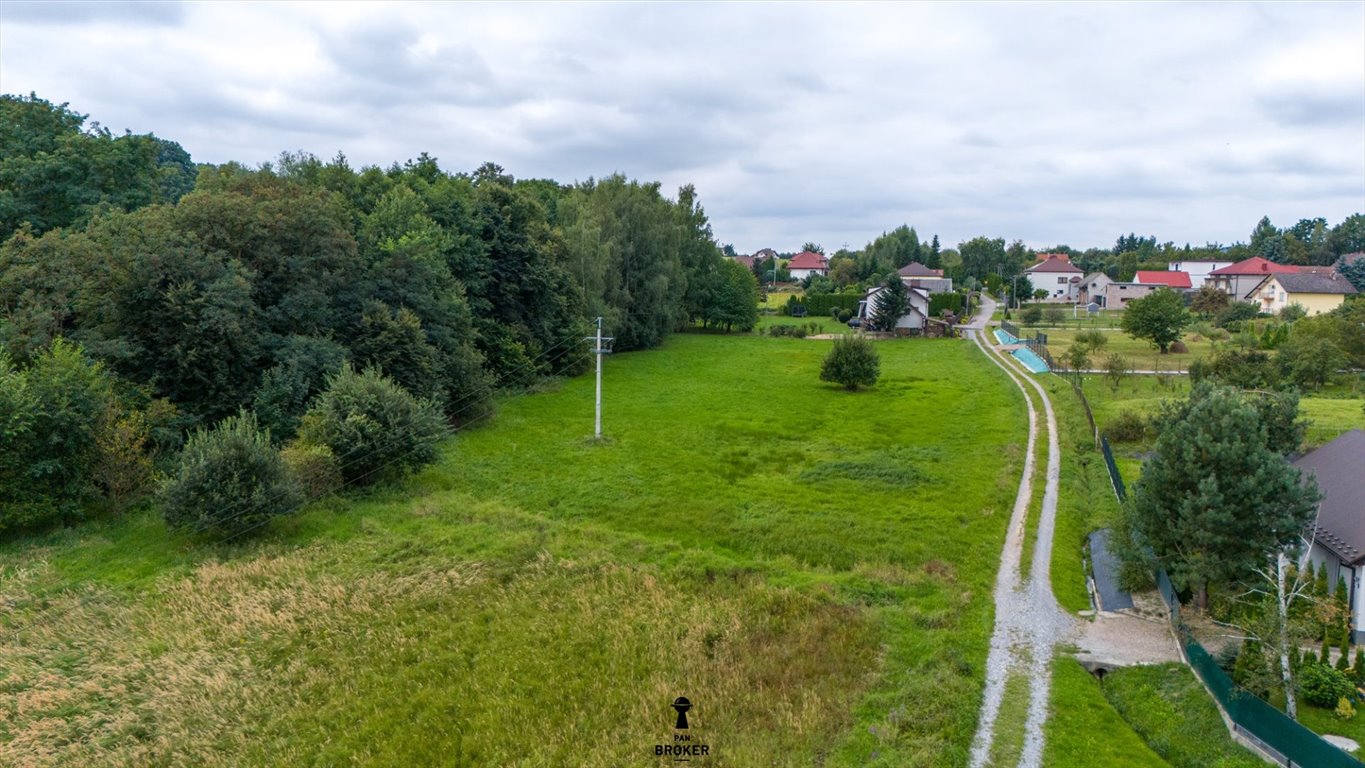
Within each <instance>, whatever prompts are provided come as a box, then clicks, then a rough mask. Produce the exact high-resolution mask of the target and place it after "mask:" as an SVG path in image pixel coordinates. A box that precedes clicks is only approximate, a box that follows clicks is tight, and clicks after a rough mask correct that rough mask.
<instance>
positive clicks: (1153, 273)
mask: <svg viewBox="0 0 1365 768" xmlns="http://www.w3.org/2000/svg"><path fill="white" fill-rule="evenodd" d="M1133 282H1135V283H1137V284H1138V285H1164V286H1166V287H1167V288H1170V289H1171V290H1174V291H1188V290H1190V286H1191V285H1192V282H1191V281H1190V276H1189V275H1188V274H1187V273H1185V272H1175V271H1171V270H1164V271H1163V270H1159V269H1156V270H1148V269H1139V270H1138V271H1137V276H1136V277H1134V278H1133Z"/></svg>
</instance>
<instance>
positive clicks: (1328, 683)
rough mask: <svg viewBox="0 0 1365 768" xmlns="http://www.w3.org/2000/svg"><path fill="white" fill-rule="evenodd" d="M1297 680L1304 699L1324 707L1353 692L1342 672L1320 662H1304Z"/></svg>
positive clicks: (1327, 707) (1334, 704) (1328, 706)
mask: <svg viewBox="0 0 1365 768" xmlns="http://www.w3.org/2000/svg"><path fill="white" fill-rule="evenodd" d="M1298 682H1299V691H1300V692H1301V693H1302V694H1303V700H1304V701H1306V702H1308V703H1309V704H1312V705H1313V706H1315V707H1323V708H1326V709H1331V708H1332V707H1335V706H1336V704H1337V701H1338V700H1339V699H1340V698H1341V697H1343V696H1350V695H1351V694H1352V693H1353V692H1354V689H1353V687H1352V686H1351V681H1350V680H1347V679H1346V675H1345V674H1344V673H1342V672H1340V671H1338V670H1335V669H1332V668H1331V667H1329V666H1327V665H1326V664H1322V663H1317V664H1311V663H1310V664H1304V665H1303V669H1301V670H1299V680H1298Z"/></svg>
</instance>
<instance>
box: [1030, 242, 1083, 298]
mask: <svg viewBox="0 0 1365 768" xmlns="http://www.w3.org/2000/svg"><path fill="white" fill-rule="evenodd" d="M1047 256H1048V258H1046V259H1043V260H1042V261H1040V262H1038V263H1037V264H1034V265H1033V266H1031V267H1029V268H1028V269H1026V270H1024V273H1025V274H1027V275H1028V279H1029V283H1031V284H1032V285H1033V289H1034V290H1035V291H1047V300H1048V301H1057V302H1067V303H1071V302H1074V301H1076V299H1077V297H1079V296H1080V292H1081V278H1082V277H1084V276H1085V273H1084V272H1082V271H1081V270H1080V269H1079V268H1077V267H1076V266H1075V265H1074V264H1072V263H1071V259H1069V258H1067V256H1066V254H1064V253H1052V254H1047Z"/></svg>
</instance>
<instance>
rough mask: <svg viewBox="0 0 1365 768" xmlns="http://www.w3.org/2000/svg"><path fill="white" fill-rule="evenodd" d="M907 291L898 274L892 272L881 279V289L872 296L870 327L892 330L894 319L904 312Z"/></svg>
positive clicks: (896, 319) (907, 297) (907, 296)
mask: <svg viewBox="0 0 1365 768" xmlns="http://www.w3.org/2000/svg"><path fill="white" fill-rule="evenodd" d="M908 301H909V293H908V291H907V289H906V287H905V282H904V281H903V280H901V278H900V275H897V274H896V273H894V272H892V273H890V274H888V275H887V276H886V279H885V280H883V281H882V290H881V291H879V292H878V293H877V295H876V296H875V297H874V298H873V303H872V317H871V320H872V327H873V328H875V329H877V330H879V331H894V330H895V329H896V321H898V320H900V318H901V316H902V315H904V314H905V310H906V308H907V306H908V303H907V302H908Z"/></svg>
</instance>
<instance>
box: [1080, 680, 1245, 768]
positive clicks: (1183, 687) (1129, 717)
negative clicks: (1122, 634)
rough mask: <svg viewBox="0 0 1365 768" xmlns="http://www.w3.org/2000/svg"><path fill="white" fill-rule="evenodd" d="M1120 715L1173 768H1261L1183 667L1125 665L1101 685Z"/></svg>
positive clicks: (1202, 689)
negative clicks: (1235, 740)
mask: <svg viewBox="0 0 1365 768" xmlns="http://www.w3.org/2000/svg"><path fill="white" fill-rule="evenodd" d="M1101 687H1102V689H1103V691H1104V696H1105V698H1107V699H1108V700H1109V703H1110V704H1112V705H1113V707H1114V710H1115V711H1117V712H1118V714H1119V716H1120V717H1122V718H1123V719H1124V720H1125V721H1127V722H1128V724H1129V725H1130V726H1132V728H1133V730H1135V731H1137V733H1138V734H1139V735H1140V736H1141V737H1142V739H1143V740H1144V741H1145V742H1146V743H1147V745H1148V746H1149V747H1150V748H1151V749H1152V751H1153V752H1155V753H1156V754H1157V755H1159V756H1160V757H1161V758H1162V759H1163V760H1165V761H1166V762H1167V763H1169V764H1170V765H1171V766H1172V768H1260V767H1261V766H1264V765H1265V763H1263V762H1261V760H1260V758H1258V757H1256V756H1255V755H1254V754H1253V753H1252V752H1250V751H1249V750H1247V749H1244V748H1243V747H1241V746H1239V745H1238V744H1236V743H1235V742H1233V741H1232V737H1231V736H1229V735H1228V730H1227V728H1226V727H1225V726H1224V725H1223V719H1222V717H1221V716H1220V715H1219V714H1218V708H1217V707H1216V706H1214V703H1213V699H1212V698H1210V697H1209V694H1208V692H1207V691H1205V690H1204V688H1203V686H1201V685H1200V684H1199V681H1198V680H1196V679H1195V677H1194V673H1193V672H1191V671H1190V669H1189V667H1186V666H1185V665H1183V664H1157V665H1153V666H1147V667H1125V668H1123V669H1116V670H1114V671H1113V672H1110V673H1109V674H1108V675H1107V676H1106V677H1105V678H1104V683H1103V685H1102V686H1101Z"/></svg>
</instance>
